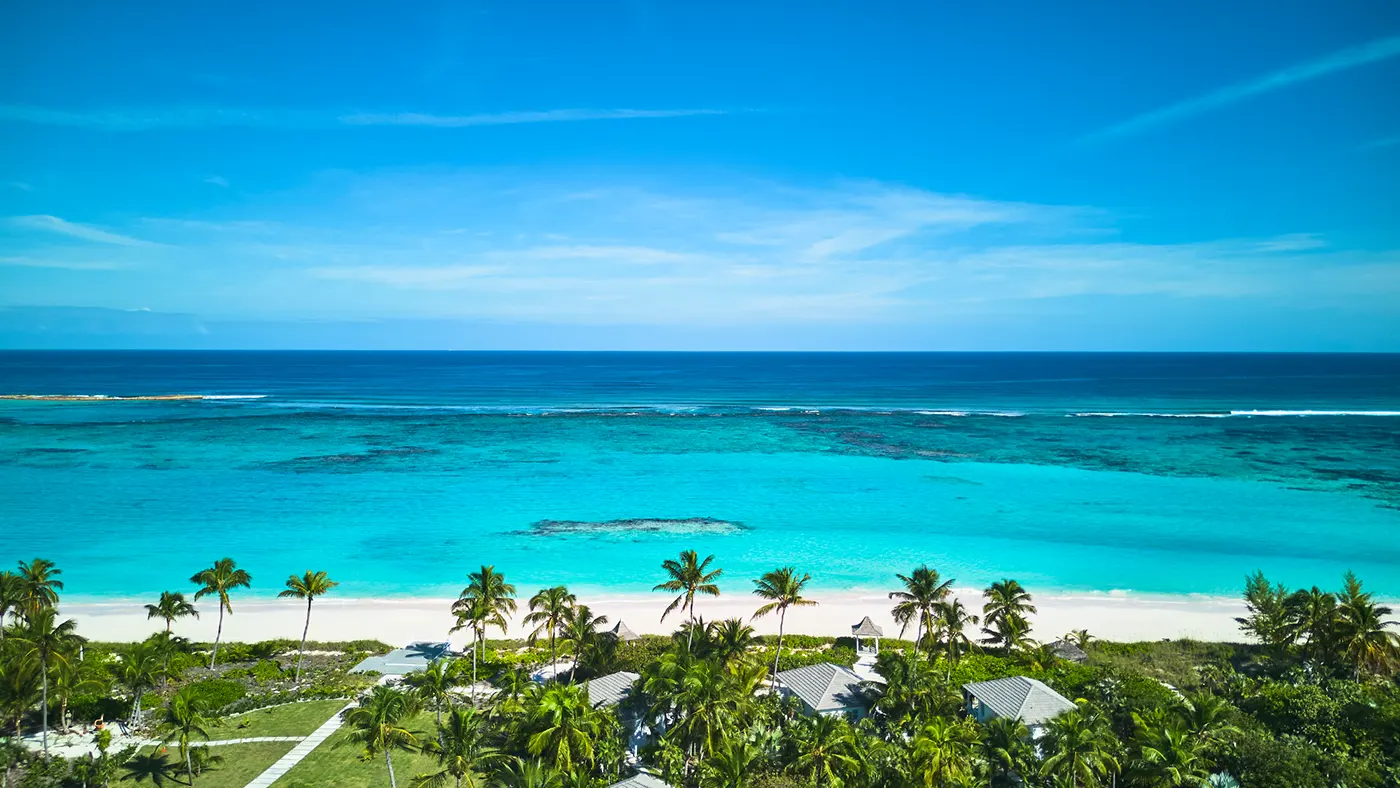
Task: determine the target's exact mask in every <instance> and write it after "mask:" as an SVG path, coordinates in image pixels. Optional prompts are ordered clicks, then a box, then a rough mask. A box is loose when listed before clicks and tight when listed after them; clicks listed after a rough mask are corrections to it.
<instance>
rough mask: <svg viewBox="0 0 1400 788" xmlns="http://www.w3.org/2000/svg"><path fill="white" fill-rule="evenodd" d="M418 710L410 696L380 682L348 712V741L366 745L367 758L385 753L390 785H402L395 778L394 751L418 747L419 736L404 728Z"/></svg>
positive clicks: (410, 750)
mask: <svg viewBox="0 0 1400 788" xmlns="http://www.w3.org/2000/svg"><path fill="white" fill-rule="evenodd" d="M417 711H418V704H417V703H416V702H415V700H414V698H413V697H412V696H411V695H409V694H407V693H405V692H402V691H400V690H396V689H394V688H393V687H387V686H385V685H383V684H380V685H379V686H376V687H375V688H374V689H373V690H372V691H370V693H369V694H368V695H364V696H362V697H361V698H360V702H359V705H357V706H355V708H353V709H350V710H349V711H347V712H345V724H346V725H348V726H349V727H350V733H349V735H348V736H347V737H346V738H345V741H346V742H347V743H354V744H360V745H363V746H364V749H365V757H366V758H373V757H374V756H376V755H378V754H380V753H381V752H382V753H384V764H385V766H387V767H388V768H389V785H390V786H391V788H398V785H399V783H398V780H397V779H396V778H395V777H394V757H393V751H394V750H403V751H405V752H412V751H413V750H415V749H417V748H418V737H417V736H415V735H414V734H413V732H412V731H410V730H409V729H407V728H405V727H404V723H405V722H407V721H408V719H409V718H410V717H412V716H413V715H414V714H415V713H417Z"/></svg>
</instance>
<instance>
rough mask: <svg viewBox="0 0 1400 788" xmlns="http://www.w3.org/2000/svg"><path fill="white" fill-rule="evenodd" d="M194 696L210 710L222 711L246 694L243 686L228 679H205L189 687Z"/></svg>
mask: <svg viewBox="0 0 1400 788" xmlns="http://www.w3.org/2000/svg"><path fill="white" fill-rule="evenodd" d="M189 689H190V690H191V691H192V692H194V694H195V696H196V697H198V698H199V699H200V700H202V701H204V702H205V703H206V704H208V706H209V708H210V709H213V710H215V711H218V710H222V709H223V708H224V707H226V706H228V705H229V704H230V703H233V702H234V701H236V700H238V699H239V698H242V697H243V696H244V695H246V694H248V691H247V690H246V689H244V687H243V685H242V684H240V683H238V682H237V681H230V680H229V679H205V680H203V681H196V682H195V683H193V684H191V685H189Z"/></svg>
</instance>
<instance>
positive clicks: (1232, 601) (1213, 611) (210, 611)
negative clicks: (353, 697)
mask: <svg viewBox="0 0 1400 788" xmlns="http://www.w3.org/2000/svg"><path fill="white" fill-rule="evenodd" d="M954 596H956V597H957V598H959V599H961V600H962V602H963V604H964V605H966V606H967V608H968V609H969V611H972V612H980V611H981V608H982V597H981V591H980V590H979V589H964V588H958V589H954ZM528 598H529V596H528V594H527V596H525V597H524V598H517V604H518V606H519V608H518V610H517V612H516V615H515V616H513V617H512V619H511V626H510V629H509V632H508V635H507V636H508V637H524V636H525V635H527V634H528V633H529V628H528V627H525V626H524V625H523V624H522V623H521V620H522V619H523V617H524V615H525V613H526V612H528V611H527V603H526V600H527V599H528ZM812 598H814V599H816V601H817V602H818V604H817V605H816V606H814V607H802V608H791V609H789V610H788V615H787V625H786V629H785V631H786V632H787V633H788V634H803V635H818V636H832V637H835V636H849V635H850V633H851V627H852V626H853V625H855V624H857V623H859V622H860V620H861V619H862V618H863V617H865V616H870V618H871V620H872V621H874V622H875V623H876V625H878V626H880V627H882V628H883V629H884V631H885V635H886V636H887V637H899V627H898V625H896V624H895V623H894V621H893V619H892V618H891V616H890V608H891V607H892V605H891V603H890V600H889V598H888V592H887V591H846V592H842V593H834V594H820V593H815V594H813V597H812ZM670 599H671V597H670V596H667V595H665V594H662V593H656V594H645V593H644V594H613V595H607V594H600V595H596V596H592V595H589V596H581V598H580V600H579V601H580V603H582V604H586V605H588V606H589V608H590V609H591V610H592V611H593V614H594V615H595V616H596V615H603V616H607V617H608V623H607V626H606V628H611V627H612V626H613V625H614V624H616V623H617V622H618V621H619V620H620V621H624V622H626V624H627V626H628V627H630V628H631V629H632V630H633V631H635V632H637V633H639V634H669V633H671V632H672V631H674V630H675V628H676V627H677V626H679V625H680V623H681V621H682V620H683V618H682V617H681V616H680V615H679V614H678V613H675V612H673V613H672V614H671V616H669V617H668V618H667V619H666V621H665V622H662V621H661V620H660V617H661V613H662V611H663V610H665V609H666V605H668V604H669V603H670ZM146 601H149V600H140V601H138V600H126V599H122V600H115V599H114V600H110V601H77V602H69V603H67V604H65V605H63V606H62V608H61V615H62V616H65V617H71V618H73V619H75V620H77V622H78V632H79V634H81V635H82V636H84V637H87V638H89V639H91V640H97V641H107V642H127V641H133V640H141V639H143V638H145V637H147V636H149V635H150V634H152V633H154V632H156V631H157V630H159V629H162V628H163V623H162V622H161V621H160V620H159V619H147V617H146V611H145V608H144V604H145V602H146ZM452 602H453V598H450V597H404V598H339V599H338V598H335V597H322V598H320V599H317V600H316V602H315V603H314V604H313V606H312V614H311V632H310V635H309V636H308V637H309V638H310V639H311V640H318V641H339V640H363V639H375V640H382V641H384V642H386V643H389V644H391V645H394V646H402V645H404V644H406V643H409V642H412V641H415V640H436V641H441V640H444V639H448V638H449V635H448V630H449V629H450V628H451V627H452V626H453V624H454V623H455V621H454V619H453V617H452V615H451V613H450V612H449V607H450V606H451V604H452ZM760 604H761V602H760V600H759V599H758V598H757V597H754V596H752V595H733V596H721V597H719V598H708V597H707V598H703V599H697V600H696V613H697V615H698V616H699V617H701V618H703V619H705V620H706V621H715V620H719V619H723V618H734V617H739V618H742V619H743V620H744V621H745V622H746V623H748V624H749V625H750V626H752V627H753V628H754V630H755V632H757V633H758V634H761V635H763V634H777V631H778V618H777V616H776V615H773V614H770V615H768V616H766V617H764V618H760V619H758V620H755V621H751V620H750V618H751V617H752V616H753V612H754V610H756V609H757V608H758V606H759V605H760ZM1034 604H1035V605H1036V607H1037V609H1038V612H1037V613H1036V614H1035V615H1034V616H1033V617H1032V625H1033V627H1034V628H1033V630H1032V632H1031V636H1032V637H1033V638H1035V639H1036V640H1039V641H1042V642H1049V641H1052V640H1056V639H1058V638H1059V637H1061V636H1062V635H1064V634H1065V633H1067V632H1069V631H1070V630H1074V629H1087V630H1089V633H1090V634H1092V635H1093V636H1094V637H1095V638H1098V639H1101V640H1114V641H1128V642H1131V641H1141V640H1161V639H1177V638H1193V639H1196V640H1206V641H1223V642H1240V641H1242V640H1243V639H1244V636H1243V634H1242V633H1241V632H1240V631H1239V627H1238V625H1237V624H1236V623H1235V617H1236V616H1238V615H1242V614H1243V613H1244V603H1243V601H1242V600H1240V599H1238V598H1232V597H1214V596H1197V595H1179V596H1177V595H1136V594H1129V593H1119V592H1103V593H1097V594H1096V593H1092V592H1077V593H1075V592H1068V593H1063V594H1043V595H1036V597H1035V599H1034ZM233 606H234V608H233V609H234V613H233V614H231V615H230V614H225V616H224V640H225V642H232V641H243V642H254V641H259V640H271V639H274V638H288V639H292V640H296V639H299V638H300V637H301V631H302V626H303V624H304V623H305V616H306V605H305V603H304V602H301V601H298V600H276V599H261V598H260V599H245V600H242V601H240V600H239V599H238V598H237V597H236V596H235V597H234V598H233ZM199 607H200V608H201V609H202V612H201V617H200V618H199V619H198V620H193V619H183V620H180V621H177V622H176V623H175V625H174V631H175V633H176V634H177V635H181V636H183V637H187V638H190V639H193V640H201V641H209V640H213V638H214V631H215V628H216V626H217V624H218V614H217V609H216V608H214V607H213V606H212V605H210V604H203V603H201V604H200V605H199ZM908 635H909V636H910V637H912V635H913V630H912V628H911V630H910V631H909V633H908ZM969 636H973V633H971V632H969ZM488 637H490V638H497V637H501V635H500V634H499V632H498V631H496V630H493V631H492V632H491V633H489V634H488ZM974 639H976V638H975V636H974ZM450 640H451V642H452V644H453V646H454V647H461V646H463V645H465V644H466V643H468V642H469V641H470V635H469V634H468V633H467V632H465V631H464V632H457V633H454V634H452V635H451V636H450Z"/></svg>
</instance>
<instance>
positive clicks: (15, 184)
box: [5, 181, 34, 192]
mask: <svg viewBox="0 0 1400 788" xmlns="http://www.w3.org/2000/svg"><path fill="white" fill-rule="evenodd" d="M5 185H6V186H8V187H10V188H11V189H19V190H20V191H22V192H32V191H34V187H33V186H30V185H29V184H27V183H25V182H24V181H5Z"/></svg>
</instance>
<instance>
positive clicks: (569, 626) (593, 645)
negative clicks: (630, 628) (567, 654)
mask: <svg viewBox="0 0 1400 788" xmlns="http://www.w3.org/2000/svg"><path fill="white" fill-rule="evenodd" d="M606 623H608V617H607V616H595V615H593V611H592V610H591V609H590V608H589V607H588V605H577V606H575V607H574V608H573V610H571V611H570V612H569V617H568V618H567V619H565V620H564V626H563V629H561V630H560V631H559V637H560V639H561V640H563V641H564V642H565V643H567V644H569V647H570V648H571V649H573V652H574V665H575V667H579V668H581V667H583V666H584V664H585V663H587V662H588V660H589V658H590V657H591V656H592V653H593V652H594V651H595V650H596V649H597V646H598V638H599V635H598V627H601V626H603V625H604V624H606Z"/></svg>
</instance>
